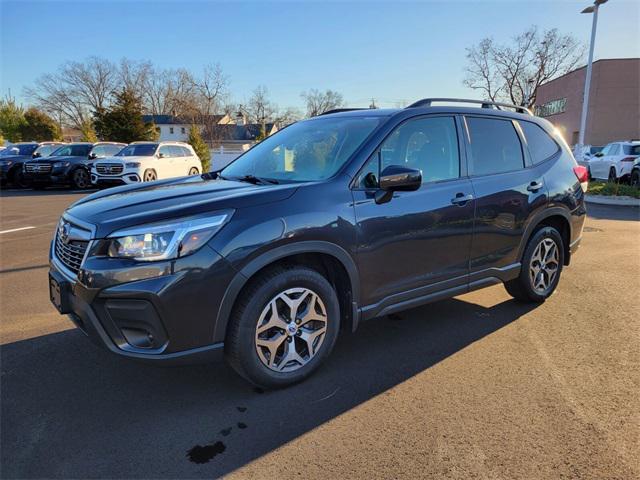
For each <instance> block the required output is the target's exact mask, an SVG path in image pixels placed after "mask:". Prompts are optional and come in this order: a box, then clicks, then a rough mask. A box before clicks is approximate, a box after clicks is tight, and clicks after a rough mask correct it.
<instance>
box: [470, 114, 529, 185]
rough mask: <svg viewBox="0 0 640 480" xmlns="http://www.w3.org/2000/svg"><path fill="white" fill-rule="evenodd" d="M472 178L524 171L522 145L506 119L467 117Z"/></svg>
mask: <svg viewBox="0 0 640 480" xmlns="http://www.w3.org/2000/svg"><path fill="white" fill-rule="evenodd" d="M466 122H467V127H468V129H469V140H470V152H469V153H470V155H469V156H470V160H471V166H472V173H473V175H489V174H492V173H502V172H510V171H513V170H518V169H521V168H524V156H523V155H522V145H521V144H520V139H519V138H518V134H517V133H516V129H515V128H514V127H513V124H512V123H511V121H509V120H499V119H494V118H479V117H467V118H466Z"/></svg>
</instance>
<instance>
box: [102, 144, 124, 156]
mask: <svg viewBox="0 0 640 480" xmlns="http://www.w3.org/2000/svg"><path fill="white" fill-rule="evenodd" d="M123 148H124V147H121V146H120V145H107V146H106V147H105V150H106V153H107V155H108V156H113V155H115V154H116V153H118V152H119V151H120V150H122V149H123Z"/></svg>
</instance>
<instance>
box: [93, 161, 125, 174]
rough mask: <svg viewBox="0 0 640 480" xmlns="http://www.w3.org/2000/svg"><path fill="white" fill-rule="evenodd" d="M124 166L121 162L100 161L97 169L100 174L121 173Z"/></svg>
mask: <svg viewBox="0 0 640 480" xmlns="http://www.w3.org/2000/svg"><path fill="white" fill-rule="evenodd" d="M123 170H124V167H123V166H122V164H121V163H98V164H97V165H96V171H97V172H98V173H99V174H100V175H120V174H121V173H122V171H123Z"/></svg>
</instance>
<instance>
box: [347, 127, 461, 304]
mask: <svg viewBox="0 0 640 480" xmlns="http://www.w3.org/2000/svg"><path fill="white" fill-rule="evenodd" d="M457 123H458V122H457V121H456V119H455V117H454V116H449V115H429V116H424V117H418V118H412V119H409V120H407V121H405V122H403V123H402V124H400V126H398V127H396V129H395V130H394V131H393V132H392V133H390V134H389V135H388V136H387V138H386V139H385V141H384V142H383V143H382V144H381V145H380V147H379V148H378V150H377V151H376V152H375V153H374V155H373V156H372V157H371V158H370V159H369V161H368V162H367V163H366V164H365V166H364V167H363V169H362V170H361V171H360V173H359V174H358V176H357V178H356V180H355V182H356V183H355V185H354V190H353V197H354V208H355V215H356V223H357V238H358V240H357V244H358V246H357V261H358V268H359V270H360V278H361V279H362V301H363V304H364V305H377V307H372V308H374V309H377V311H381V309H382V308H384V307H385V306H387V305H389V304H394V303H398V302H399V301H407V300H411V299H412V298H417V297H419V296H423V295H428V294H430V293H433V292H435V291H438V290H444V289H447V288H453V287H460V286H463V287H464V286H466V283H467V275H468V264H469V253H470V247H471V235H472V230H473V211H474V201H473V197H472V195H471V193H472V189H471V182H470V180H469V179H468V178H466V165H465V163H464V154H463V153H462V147H461V143H460V142H461V140H460V136H459V134H458V130H459V129H458V128H457ZM389 165H400V166H405V167H411V168H416V169H419V170H421V171H422V178H423V184H422V186H421V187H420V189H418V190H416V191H413V192H396V193H394V195H393V198H391V200H390V201H389V202H387V203H382V204H377V203H376V202H375V200H374V194H375V192H376V191H377V186H378V179H379V178H380V172H381V171H382V170H384V168H385V167H387V166H389Z"/></svg>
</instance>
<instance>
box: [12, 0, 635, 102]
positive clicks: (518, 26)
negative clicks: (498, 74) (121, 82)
mask: <svg viewBox="0 0 640 480" xmlns="http://www.w3.org/2000/svg"><path fill="white" fill-rule="evenodd" d="M589 3H590V1H589V0H584V1H574V0H555V1H520V0H500V1H496V0H490V1H489V0H487V1H456V0H449V1H421V2H404V1H391V0H387V1H377V2H364V1H356V2H337V1H324V2H307V1H297V2H290V1H269V0H264V1H261V2H242V1H225V2H223V1H195V2H193V1H179V0H174V1H147V0H139V1H114V0H110V1H92V0H84V1H78V2H68V1H56V0H49V1H30V0H20V1H13V0H0V42H1V44H0V53H1V60H0V69H1V71H0V74H1V76H0V95H2V96H4V95H6V94H7V93H9V92H10V93H11V95H13V96H14V97H16V98H17V99H18V100H19V101H21V102H24V103H25V104H26V103H28V102H27V99H26V98H25V97H24V96H23V89H24V88H25V87H28V86H30V85H32V84H33V82H34V80H35V79H36V78H37V77H38V76H40V75H42V74H45V73H49V72H54V71H55V70H56V69H57V68H58V66H59V65H60V64H62V63H64V62H65V61H67V60H83V59H85V58H87V57H89V56H92V55H98V56H101V57H105V58H108V59H111V60H114V61H117V60H119V59H120V58H122V57H127V58H130V59H134V60H150V61H152V62H153V63H154V64H155V65H156V66H159V67H166V68H187V69H189V70H191V71H193V72H194V73H198V72H199V71H201V70H202V68H203V66H204V65H206V64H213V63H219V64H220V65H221V67H222V69H223V70H224V72H225V74H226V75H227V76H228V77H229V80H230V90H231V93H232V97H233V99H234V100H236V101H237V102H242V101H243V100H245V99H247V98H248V97H249V96H250V94H251V92H252V90H253V89H255V88H256V87H257V86H259V85H264V86H266V87H267V88H268V90H269V93H270V96H271V99H272V100H273V101H274V102H275V103H277V104H278V105H279V106H280V107H289V106H292V107H299V108H302V106H303V101H302V99H301V97H300V93H301V92H302V91H305V90H308V89H311V88H317V89H321V90H324V89H332V90H336V91H338V92H340V93H342V94H343V96H344V98H345V101H346V102H347V104H348V105H349V106H368V105H369V103H370V102H371V98H374V99H375V100H376V103H377V104H378V105H379V106H383V107H385V106H395V104H396V103H398V102H404V103H407V102H408V103H410V102H412V101H414V100H417V99H419V98H424V97H476V98H478V97H480V96H481V94H480V93H479V92H473V91H470V90H468V89H467V88H466V87H464V86H463V84H462V80H463V78H464V66H465V49H466V48H467V47H469V46H472V45H474V44H476V43H477V42H478V41H480V40H481V39H482V38H484V37H488V36H490V37H493V38H494V39H495V40H497V41H500V42H507V41H508V40H509V39H510V38H512V37H513V36H515V35H517V34H518V33H521V32H522V31H524V30H525V29H526V28H527V27H529V26H530V25H537V26H539V27H540V28H542V29H550V28H558V29H559V30H560V31H561V32H562V33H568V34H572V35H574V36H575V37H576V38H577V39H578V40H579V41H582V42H584V43H585V44H587V43H588V41H589V35H590V31H591V21H592V16H591V15H587V14H582V15H581V14H580V11H581V10H582V9H583V8H584V7H586V6H587V5H589ZM627 57H640V0H609V2H608V3H606V4H605V5H603V6H602V7H601V9H600V15H599V18H598V30H597V39H596V48H595V57H594V58H595V59H599V58H627Z"/></svg>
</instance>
